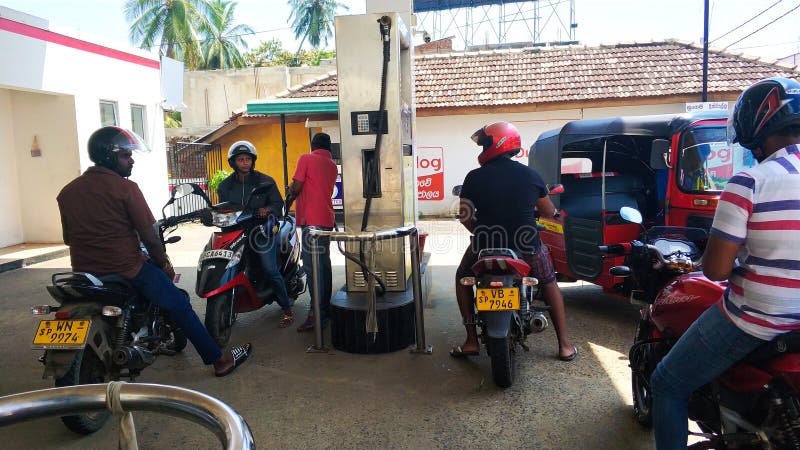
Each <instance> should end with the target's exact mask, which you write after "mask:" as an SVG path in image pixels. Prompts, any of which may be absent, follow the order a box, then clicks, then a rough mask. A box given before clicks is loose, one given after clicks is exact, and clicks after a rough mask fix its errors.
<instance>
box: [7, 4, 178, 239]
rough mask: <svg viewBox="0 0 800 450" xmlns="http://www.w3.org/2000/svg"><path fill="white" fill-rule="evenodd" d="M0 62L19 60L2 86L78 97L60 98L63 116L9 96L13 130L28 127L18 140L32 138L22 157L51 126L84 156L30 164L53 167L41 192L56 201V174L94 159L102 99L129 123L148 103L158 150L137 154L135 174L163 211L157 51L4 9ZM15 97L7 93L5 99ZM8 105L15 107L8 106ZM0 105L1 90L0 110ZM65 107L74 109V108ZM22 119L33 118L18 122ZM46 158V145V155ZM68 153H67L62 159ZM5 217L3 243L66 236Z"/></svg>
mask: <svg viewBox="0 0 800 450" xmlns="http://www.w3.org/2000/svg"><path fill="white" fill-rule="evenodd" d="M31 27H33V28H31ZM21 56H24V57H21ZM0 61H5V62H13V63H8V64H6V63H4V64H0V89H2V88H5V89H9V90H13V91H29V92H36V93H42V94H44V93H51V94H61V95H63V96H67V97H68V98H71V99H72V100H71V106H66V105H65V104H59V105H60V106H59V109H58V111H59V113H58V115H57V117H54V115H47V114H34V113H32V110H28V109H27V108H24V107H23V106H25V104H26V102H25V101H22V102H14V101H11V100H6V102H5V104H6V107H8V108H9V109H8V111H10V115H11V116H12V118H11V120H12V121H14V127H15V134H20V133H21V131H19V130H25V133H26V135H19V136H16V137H15V141H17V142H19V143H26V142H27V144H25V145H26V146H27V147H20V148H18V149H17V152H16V154H17V155H19V154H21V153H24V152H29V150H30V147H29V146H30V140H31V139H32V137H31V133H33V132H41V131H40V130H42V129H47V139H48V141H50V140H52V142H54V143H57V142H66V143H67V144H65V146H67V147H69V148H68V149H65V150H64V151H67V150H69V151H71V152H73V155H72V158H74V159H76V160H77V161H78V165H77V170H76V167H75V166H74V165H73V166H69V165H66V167H58V168H55V167H51V166H50V165H49V164H44V163H40V162H36V163H32V164H34V166H35V165H42V166H44V170H47V171H49V170H54V172H53V176H52V178H51V179H52V180H54V181H53V182H52V183H46V185H47V186H46V192H41V193H40V194H41V195H46V196H49V197H50V198H52V199H54V198H55V196H56V195H57V193H58V191H59V190H60V188H61V187H63V184H61V185H60V186H56V185H55V184H56V181H55V180H60V181H61V180H62V178H63V174H64V172H63V171H64V170H66V171H72V172H73V173H72V177H74V176H77V175H78V174H79V173H81V172H83V171H84V170H86V169H87V168H88V167H90V166H91V165H92V163H91V161H89V158H88V155H87V153H86V143H87V141H88V139H89V136H90V135H91V133H92V132H94V131H95V130H96V129H97V128H99V127H100V125H101V122H100V104H99V102H100V100H109V101H113V102H116V105H117V113H118V119H117V123H118V125H119V126H121V127H123V128H131V114H130V108H131V104H136V105H142V106H145V108H146V111H147V117H146V126H147V132H146V133H145V134H146V136H145V140H146V141H147V143H148V144H149V145H150V146H151V149H152V152H151V153H149V154H148V155H145V156H141V155H134V159H135V160H136V164H135V166H134V173H133V176H132V177H131V179H133V180H134V181H137V182H138V183H139V185H140V187H141V188H142V191H143V192H144V194H145V198H146V199H147V201H148V203H149V204H150V207H151V209H152V210H153V211H154V213H156V212H158V213H160V210H161V205H163V203H164V202H165V201H166V199H167V192H168V191H167V173H166V172H167V168H166V166H167V165H166V149H165V145H164V129H163V119H162V116H161V114H162V113H161V108H160V102H161V98H160V97H161V93H160V92H161V86H160V73H159V63H158V59H157V58H156V57H154V56H153V55H151V54H149V53H146V52H143V51H141V50H138V49H133V48H120V49H118V48H114V46H113V45H107V44H105V43H100V42H98V41H97V39H95V38H92V37H88V36H85V35H81V34H80V33H77V32H73V31H68V30H66V29H60V28H58V27H57V26H54V25H52V24H50V23H49V22H48V21H46V20H44V19H40V18H37V17H33V16H29V15H27V14H23V13H20V12H17V11H14V10H10V9H8V8H3V7H0ZM7 92H8V91H7ZM13 95H16V94H13ZM13 95H12V94H6V98H10V97H13ZM20 98H24V97H20ZM59 101H61V100H59ZM9 103H11V106H8V104H9ZM1 105H3V98H2V96H0V108H2V106H1ZM65 108H66V109H69V108H71V109H72V111H71V113H69V112H67V111H66V109H65ZM34 109H35V108H34ZM42 112H44V111H42ZM18 115H19V116H20V117H19V118H18V117H17V116H18ZM2 117H5V114H4V115H3V116H2ZM3 120H5V119H0V127H2V126H3V125H2V123H3V122H2V121H3ZM20 120H24V121H30V122H32V123H19V121H20ZM54 121H58V123H57V124H56V123H55V122H54ZM0 129H2V128H0ZM3 139H5V138H3V137H0V140H3ZM20 145H21V144H20ZM49 145H50V144H48V147H49ZM49 148H52V147H49ZM0 151H2V150H0ZM28 157H29V154H28ZM45 159H46V157H45V155H44V151H43V157H42V160H41V161H45ZM68 159H69V158H67V156H66V155H64V159H63V160H62V162H63V161H66V160H68ZM26 161H27V160H26ZM5 167H7V166H6V165H5V164H3V168H2V169H0V171H6V170H8V169H6V168H5ZM38 176H39V177H43V178H48V177H50V173H49V172H44V173H40V174H39V175H38ZM68 178H70V179H71V177H68ZM60 181H59V182H60ZM66 181H69V180H68V179H67V180H66ZM64 184H65V183H64ZM9 195H10V194H9ZM9 195H6V194H0V202H3V201H9V200H8V199H7V198H8V197H9ZM4 196H5V197H6V198H4ZM25 198H26V199H27V197H25ZM21 214H22V212H21ZM23 215H24V214H23ZM7 222H8V221H7V220H3V219H0V233H2V234H0V243H4V244H6V245H8V244H9V243H18V242H20V235H22V236H23V237H24V239H26V240H28V239H36V240H41V241H45V242H57V241H60V240H61V232H60V228H59V229H58V230H57V233H56V230H52V229H50V227H49V226H48V227H44V228H41V227H40V229H36V230H28V229H27V228H26V230H25V233H22V232H21V230H19V229H16V230H15V229H14V228H19V227H31V226H33V223H36V221H33V222H31V221H27V220H25V219H24V218H23V220H22V221H21V222H22V223H21V224H20V225H17V226H16V227H15V226H12V225H10V224H9V223H7ZM14 241H16V242H14Z"/></svg>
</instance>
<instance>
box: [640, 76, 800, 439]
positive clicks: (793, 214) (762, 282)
mask: <svg viewBox="0 0 800 450" xmlns="http://www.w3.org/2000/svg"><path fill="white" fill-rule="evenodd" d="M728 125H729V133H728V139H729V140H730V142H731V143H735V142H738V143H739V144H740V145H742V146H743V147H745V148H748V149H750V151H751V152H752V153H753V156H754V157H755V158H756V159H757V160H758V162H759V163H760V164H759V165H758V166H755V167H751V168H749V169H747V170H744V171H742V172H740V173H738V174H736V175H735V176H734V177H733V178H731V179H730V180H729V181H728V184H727V185H726V186H725V190H724V191H723V192H722V195H721V196H720V200H719V205H718V206H717V210H716V213H715V215H714V222H713V225H712V227H711V232H710V237H709V240H708V245H707V246H706V250H705V253H704V254H703V273H704V274H705V275H706V277H708V278H709V279H711V280H726V279H727V280H728V281H729V283H728V289H727V290H726V291H725V293H724V294H723V296H722V298H721V299H720V301H719V303H717V304H716V305H714V306H712V307H711V308H709V309H708V310H707V311H706V312H705V313H703V315H701V316H700V317H699V318H698V319H697V320H696V321H695V322H694V323H693V324H692V326H691V327H690V328H689V330H687V331H686V333H685V334H684V335H683V336H681V338H680V340H678V342H677V343H676V344H675V347H673V348H672V349H671V350H670V352H669V353H668V354H667V356H666V357H664V359H663V360H662V361H661V362H660V363H659V364H658V366H657V367H656V370H655V371H654V372H653V376H652V380H651V384H652V396H653V424H654V430H655V439H656V447H657V448H658V449H659V450H664V449H677V448H681V449H684V448H686V442H687V439H686V437H687V432H688V430H687V402H688V399H689V396H690V394H691V393H692V392H693V391H694V390H696V389H698V388H700V387H701V386H703V385H705V384H706V383H708V382H710V381H712V380H714V379H715V378H717V377H718V376H719V375H720V374H722V373H723V372H724V371H725V370H726V369H727V368H729V367H730V366H732V365H733V364H734V363H736V362H737V361H739V360H740V359H742V358H743V357H745V356H746V355H747V354H748V353H750V352H751V351H753V350H755V349H756V348H757V347H758V346H760V345H761V344H763V343H764V342H766V341H770V340H772V339H774V338H775V337H777V336H779V335H781V334H783V333H787V332H789V331H791V330H798V329H800V303H798V299H800V253H799V252H798V250H800V222H798V221H797V218H798V217H800V83H798V82H797V81H795V80H790V79H786V78H769V79H765V80H761V81H759V82H757V83H755V84H753V85H752V86H750V87H749V88H747V89H746V90H745V91H744V92H743V93H742V95H741V96H740V97H739V100H738V101H737V102H736V106H735V107H734V108H733V113H732V114H731V118H730V120H729V122H728ZM737 259H738V263H739V264H738V265H736V261H737Z"/></svg>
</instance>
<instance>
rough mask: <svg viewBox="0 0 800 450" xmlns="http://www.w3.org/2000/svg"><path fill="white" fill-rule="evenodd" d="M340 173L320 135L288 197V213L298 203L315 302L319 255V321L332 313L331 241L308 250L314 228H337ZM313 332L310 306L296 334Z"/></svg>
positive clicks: (325, 137)
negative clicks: (314, 279) (336, 191)
mask: <svg viewBox="0 0 800 450" xmlns="http://www.w3.org/2000/svg"><path fill="white" fill-rule="evenodd" d="M337 175H338V170H337V169H336V164H334V162H333V159H331V137H330V136H329V135H327V134H326V133H317V134H316V135H314V137H313V138H312V139H311V153H308V154H305V155H302V156H300V159H299V160H298V161H297V169H296V170H295V172H294V176H293V177H292V185H291V186H289V189H288V194H287V196H286V211H289V208H290V207H291V206H292V203H293V202H294V201H295V200H296V201H297V211H296V218H297V225H299V226H302V227H303V237H302V241H303V247H302V258H303V268H304V269H305V271H306V279H307V280H308V283H309V289H308V292H309V294H311V298H312V299H313V298H314V292H313V283H312V282H311V280H312V278H311V259H312V255H313V254H314V253H315V252H318V253H319V254H320V262H321V265H320V267H319V276H320V283H319V285H320V287H321V290H322V292H320V303H319V307H320V319H321V320H322V321H323V322H322V323H323V324H324V323H325V321H327V319H328V316H329V313H330V311H329V310H330V305H331V293H332V291H333V278H332V274H331V253H330V243H331V241H330V238H328V237H320V238H319V240H317V245H316V246H315V248H311V247H310V246H309V240H308V231H309V229H311V228H316V229H320V230H326V231H330V230H332V229H333V225H334V221H335V219H334V213H333V203H332V202H331V196H333V187H334V185H335V184H336V176H337ZM313 329H314V311H313V310H312V309H311V306H309V309H308V318H306V321H305V322H303V323H302V324H300V326H299V327H297V331H310V330H313Z"/></svg>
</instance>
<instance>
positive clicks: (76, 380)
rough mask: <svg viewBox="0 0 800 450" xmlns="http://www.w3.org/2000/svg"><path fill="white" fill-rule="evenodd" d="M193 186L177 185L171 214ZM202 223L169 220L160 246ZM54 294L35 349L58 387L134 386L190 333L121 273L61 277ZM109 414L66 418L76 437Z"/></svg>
mask: <svg viewBox="0 0 800 450" xmlns="http://www.w3.org/2000/svg"><path fill="white" fill-rule="evenodd" d="M193 189H195V188H194V187H193V186H191V185H179V186H177V187H176V188H175V189H174V190H173V191H172V195H171V196H170V199H169V201H168V202H167V204H166V205H165V206H164V209H166V207H167V206H169V205H170V204H172V203H174V202H175V200H176V199H178V198H180V197H182V196H185V195H188V194H190V193H192V192H193ZM162 215H163V214H162ZM196 218H198V213H197V212H192V213H189V214H185V215H181V216H174V217H169V218H167V217H165V216H164V218H163V219H161V220H159V221H158V222H157V223H156V226H157V229H158V235H159V238H160V239H161V242H162V243H163V244H169V243H174V242H178V241H179V240H180V237H179V236H171V237H169V238H167V239H165V237H164V234H165V232H166V231H167V230H168V229H170V228H173V227H174V226H176V225H178V224H180V223H183V222H189V221H192V220H195V219H196ZM47 292H48V293H49V294H50V295H51V296H52V297H53V298H54V299H55V300H56V301H57V302H58V303H59V306H51V305H37V306H33V307H32V308H31V312H32V314H34V315H49V314H51V313H55V318H54V319H50V318H47V319H43V320H41V321H40V322H39V324H38V327H37V329H36V334H35V335H34V337H33V345H32V348H34V349H44V355H43V356H42V357H41V358H39V360H40V361H41V362H42V363H43V364H44V367H45V368H44V375H43V377H48V376H52V377H54V378H55V386H56V387H61V386H74V385H79V384H94V383H107V382H109V381H115V380H120V379H123V378H128V379H129V380H131V381H134V380H135V378H136V377H137V376H138V375H139V374H140V373H141V371H142V370H143V369H144V368H145V367H147V366H149V365H150V364H152V363H153V361H155V358H156V356H158V355H169V356H171V355H175V354H176V353H178V352H180V351H182V350H183V349H184V348H185V347H186V343H187V339H186V335H185V334H184V332H183V330H181V329H180V328H177V327H176V326H175V325H174V324H173V323H171V321H170V319H169V317H167V316H166V315H165V314H164V313H163V312H162V311H161V309H160V308H159V307H158V306H157V305H154V304H152V303H150V302H149V301H148V300H147V299H145V298H143V297H142V296H141V295H139V293H138V292H137V291H136V289H134V287H133V286H132V285H131V284H130V283H129V282H128V281H127V280H125V279H124V278H122V277H120V276H118V275H104V276H98V275H94V274H91V273H84V272H62V273H56V274H54V275H53V277H52V285H51V286H47ZM184 292H185V291H184ZM187 295H188V294H187ZM108 417H109V413H108V412H92V413H86V414H78V415H72V416H63V417H61V420H62V421H63V422H64V425H66V426H67V428H69V429H70V430H72V431H74V432H76V433H80V434H90V433H93V432H95V431H97V430H99V429H100V428H102V427H103V424H104V423H105V422H106V420H107V419H108Z"/></svg>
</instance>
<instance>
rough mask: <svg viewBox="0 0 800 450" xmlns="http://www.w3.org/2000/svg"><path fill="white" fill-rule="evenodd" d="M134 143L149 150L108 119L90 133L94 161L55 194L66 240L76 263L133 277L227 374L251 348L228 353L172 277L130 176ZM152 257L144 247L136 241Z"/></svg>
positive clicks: (88, 269)
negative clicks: (201, 320) (218, 344)
mask: <svg viewBox="0 0 800 450" xmlns="http://www.w3.org/2000/svg"><path fill="white" fill-rule="evenodd" d="M133 151H148V150H147V146H146V145H145V144H144V142H142V140H141V138H139V136H137V135H136V134H135V133H133V132H131V131H128V130H124V129H122V128H117V127H103V128H100V129H99V130H97V131H95V132H94V133H93V134H92V136H91V137H90V138H89V158H90V159H91V160H92V161H93V162H94V163H95V165H94V167H90V168H89V169H88V170H86V172H84V173H83V175H81V176H79V177H78V178H76V179H75V180H73V181H72V182H70V183H69V184H68V185H67V186H65V187H64V189H62V190H61V192H60V193H59V194H58V197H57V201H58V208H59V210H60V212H61V225H62V229H63V233H64V243H65V244H67V245H68V246H69V249H70V260H71V263H72V270H74V271H77V272H89V273H93V274H96V275H111V274H117V275H120V276H122V277H123V278H125V279H127V280H129V281H130V282H131V284H132V285H133V286H134V287H135V288H136V289H137V290H138V291H139V292H141V293H142V294H143V295H144V296H145V297H146V298H147V299H148V300H150V301H151V302H153V303H155V304H157V305H159V306H161V307H162V308H163V309H164V310H166V311H168V312H169V313H170V317H171V318H172V319H173V320H174V321H175V322H176V325H177V326H179V327H180V328H181V329H183V330H184V332H185V333H186V336H187V337H188V338H189V340H190V341H191V342H192V345H194V347H195V349H197V352H198V353H199V354H200V356H201V357H202V359H203V362H204V363H206V364H213V365H214V372H215V374H216V375H217V376H225V375H227V374H229V373H231V372H233V370H234V369H235V368H236V367H237V366H239V365H240V364H241V363H243V362H244V361H245V360H246V359H247V357H248V356H249V355H250V351H251V345H250V344H244V345H240V346H237V347H234V348H232V349H231V351H230V352H225V353H223V352H222V351H221V350H220V348H219V347H218V346H217V344H216V343H215V342H214V339H213V338H211V336H210V335H209V334H208V331H207V330H206V328H205V327H204V326H203V324H202V323H201V322H200V319H199V318H198V317H197V314H196V313H195V312H194V310H193V309H192V305H191V304H190V303H189V298H188V297H187V296H186V295H185V294H184V293H183V292H182V291H181V290H180V289H178V288H177V287H176V286H175V284H173V282H172V280H173V279H174V277H175V270H174V269H173V268H172V264H171V263H170V261H169V258H168V257H167V254H166V252H165V251H164V246H163V244H162V243H161V241H160V240H159V238H158V236H157V235H156V232H155V229H154V226H153V225H154V223H155V219H154V218H153V214H152V213H151V212H150V208H149V207H148V206H147V203H146V202H145V200H144V196H143V195H142V191H141V190H139V186H138V185H137V184H136V183H134V182H133V181H130V180H128V179H127V177H128V176H130V174H131V171H132V170H133V157H132V155H133ZM140 241H141V242H142V243H143V244H144V246H145V247H146V248H147V251H148V253H149V255H150V258H149V259H147V257H146V256H145V255H144V254H143V253H142V251H141V249H140V247H139V242H140Z"/></svg>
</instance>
